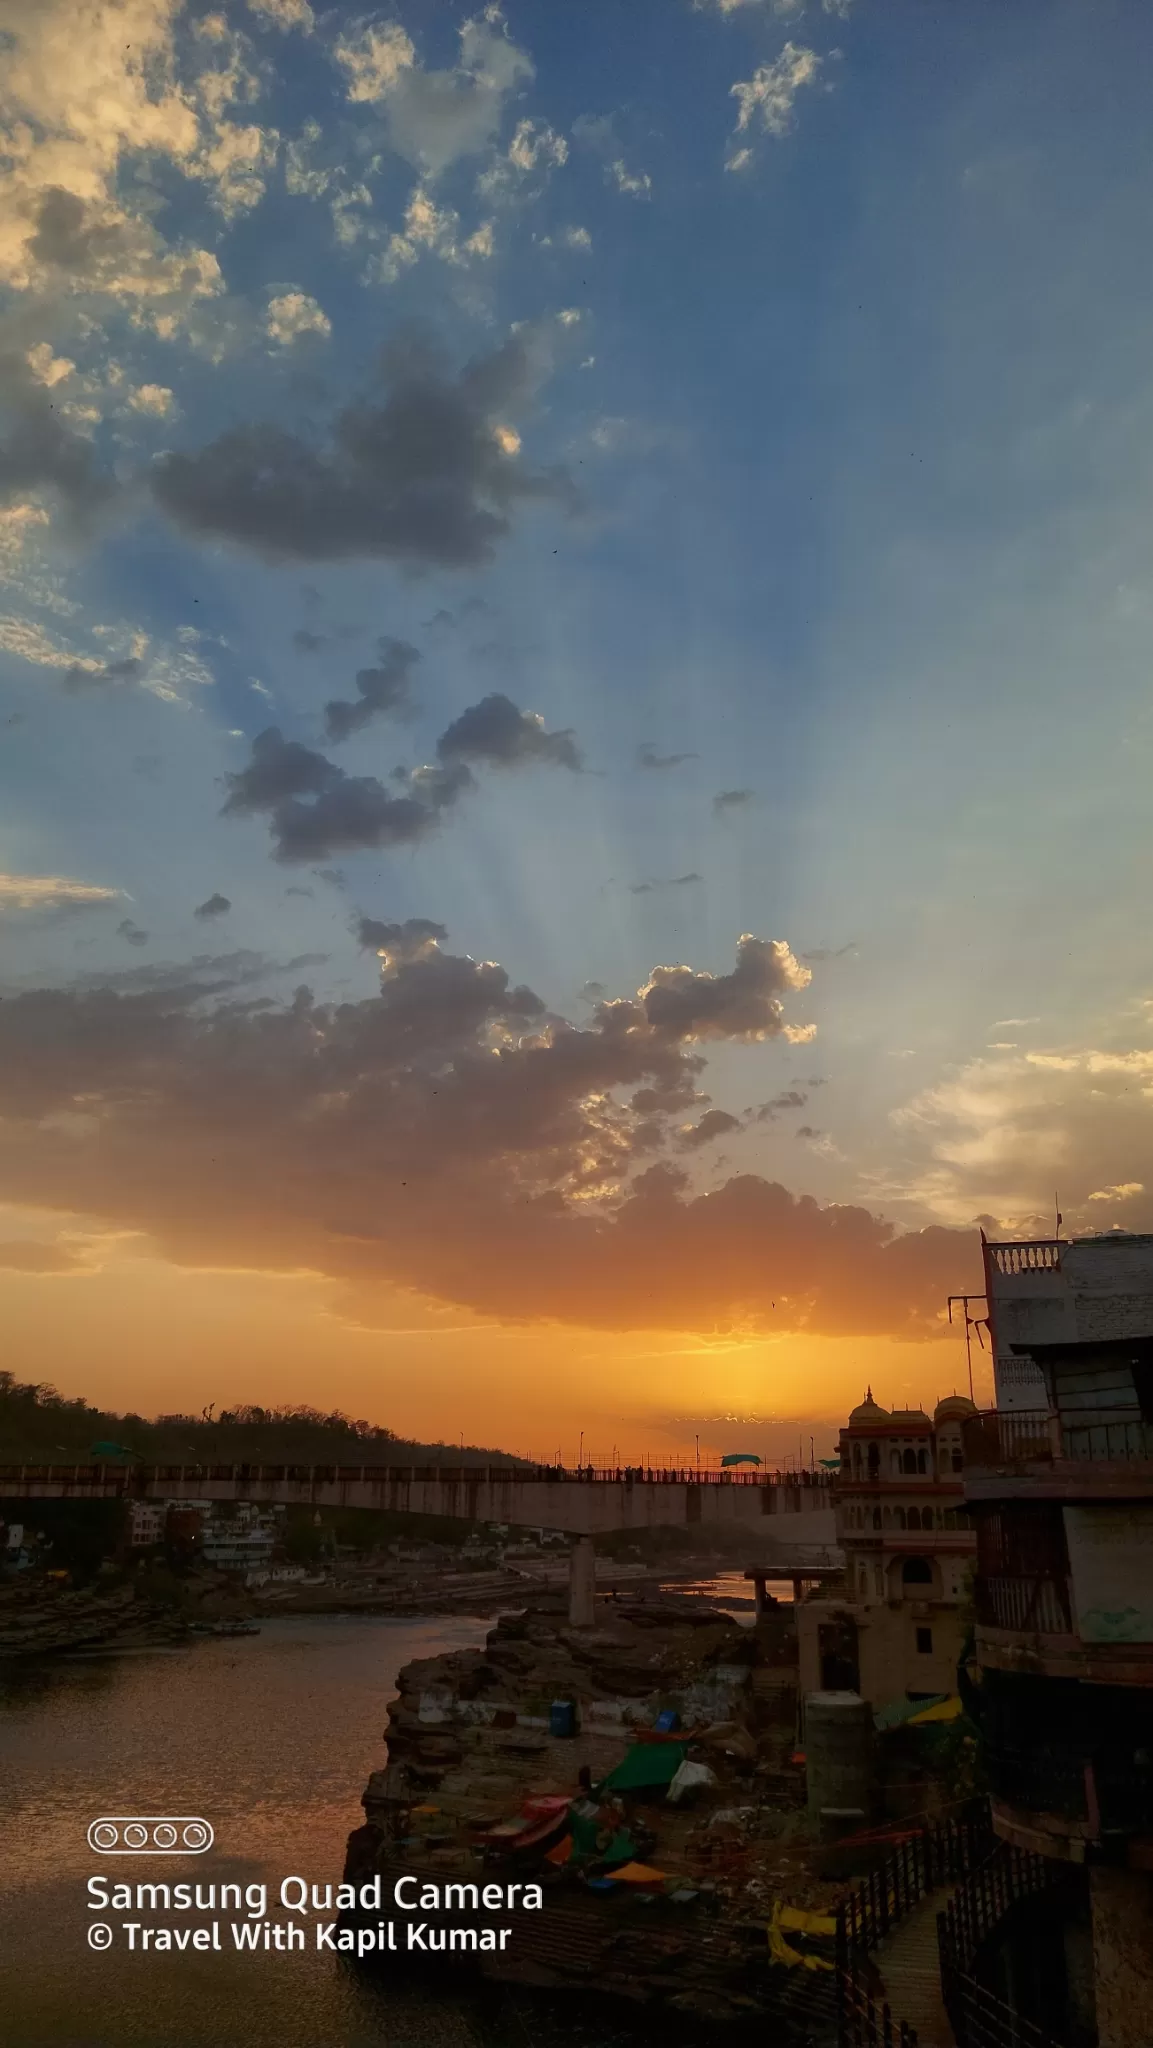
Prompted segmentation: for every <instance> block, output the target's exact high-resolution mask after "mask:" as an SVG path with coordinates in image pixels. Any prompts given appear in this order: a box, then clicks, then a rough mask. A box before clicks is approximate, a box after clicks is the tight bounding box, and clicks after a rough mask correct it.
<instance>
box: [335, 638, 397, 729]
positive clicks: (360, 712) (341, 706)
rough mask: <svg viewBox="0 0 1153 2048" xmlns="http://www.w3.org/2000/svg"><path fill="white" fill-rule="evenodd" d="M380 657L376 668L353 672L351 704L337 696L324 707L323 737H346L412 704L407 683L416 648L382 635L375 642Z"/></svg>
mask: <svg viewBox="0 0 1153 2048" xmlns="http://www.w3.org/2000/svg"><path fill="white" fill-rule="evenodd" d="M377 651H378V654H379V657H380V661H379V666H378V667H376V668H361V669H358V670H357V672H356V692H357V694H356V697H355V698H354V699H353V701H352V702H351V703H349V702H347V701H345V700H343V699H341V698H339V697H336V698H333V699H332V700H331V702H329V703H328V704H326V705H325V707H324V731H325V737H326V738H327V739H329V740H332V741H334V742H337V741H340V740H346V739H349V738H350V737H351V735H352V734H353V733H354V732H359V731H360V730H361V728H362V727H363V726H366V725H368V724H369V723H370V721H371V720H372V719H374V718H378V717H380V716H382V715H383V714H384V713H386V712H389V711H403V710H406V709H407V708H408V707H409V705H410V704H411V701H412V700H411V698H410V696H409V683H410V681H411V679H412V672H413V670H414V668H415V667H416V664H417V662H418V661H419V660H420V652H419V649H418V648H416V647H413V646H410V644H409V642H408V641H407V640H392V639H389V638H387V637H384V638H382V639H381V640H380V641H378V643H377Z"/></svg>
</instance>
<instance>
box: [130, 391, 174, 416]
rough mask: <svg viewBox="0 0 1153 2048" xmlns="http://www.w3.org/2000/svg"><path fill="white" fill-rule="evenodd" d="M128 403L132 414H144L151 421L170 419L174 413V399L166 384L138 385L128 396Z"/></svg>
mask: <svg viewBox="0 0 1153 2048" xmlns="http://www.w3.org/2000/svg"><path fill="white" fill-rule="evenodd" d="M128 403H129V405H130V407H131V408H132V411H133V412H140V413H144V415H145V416H146V418H148V419H153V420H163V419H170V418H171V416H172V414H173V413H174V412H175V411H176V409H177V407H176V399H175V397H174V396H173V394H172V392H171V391H170V390H169V388H168V386H167V384H138V385H137V386H136V388H135V390H134V391H130V392H129V394H128Z"/></svg>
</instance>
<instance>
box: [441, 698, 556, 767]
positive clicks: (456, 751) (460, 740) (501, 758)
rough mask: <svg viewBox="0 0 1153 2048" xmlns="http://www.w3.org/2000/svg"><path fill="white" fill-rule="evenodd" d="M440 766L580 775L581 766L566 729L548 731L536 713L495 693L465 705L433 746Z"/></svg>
mask: <svg viewBox="0 0 1153 2048" xmlns="http://www.w3.org/2000/svg"><path fill="white" fill-rule="evenodd" d="M436 751H437V754H438V756H439V758H440V759H441V760H442V761H446V762H453V761H486V762H488V764H489V765H490V767H494V768H515V767H519V766H521V765H523V764H525V763H528V762H538V761H539V762H543V763H547V764H549V765H551V766H553V767H556V768H571V769H572V770H573V772H574V773H577V774H579V772H580V770H581V768H582V766H583V762H582V757H581V752H580V749H579V747H578V746H577V743H576V739H575V737H574V735H573V732H572V730H571V728H566V729H565V731H563V732H547V731H546V730H545V722H544V719H543V718H542V717H541V716H540V715H539V713H538V712H535V711H521V710H520V709H519V708H518V706H517V705H515V704H514V703H513V702H512V700H511V698H509V697H505V696H502V695H500V694H499V692H498V693H496V694H494V695H493V696H490V697H482V698H481V700H480V703H479V704H470V706H469V708H468V710H467V711H462V713H461V715H460V717H459V718H457V719H454V721H453V723H452V724H451V725H450V726H449V727H448V728H447V730H446V731H445V732H443V733H442V734H441V736H440V738H439V740H438V741H437V743H436Z"/></svg>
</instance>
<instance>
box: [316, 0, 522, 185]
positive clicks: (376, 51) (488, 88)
mask: <svg viewBox="0 0 1153 2048" xmlns="http://www.w3.org/2000/svg"><path fill="white" fill-rule="evenodd" d="M335 56H336V60H337V62H338V64H340V66H341V67H342V69H343V71H344V73H345V78H346V81H347V85H346V90H347V95H348V98H349V99H350V100H352V101H356V102H361V103H364V102H367V103H369V104H371V105H374V106H378V107H380V109H381V111H382V113H383V115H384V123H385V133H386V135H387V138H388V142H389V146H390V147H391V148H392V149H393V150H395V151H396V153H397V155H398V156H402V157H403V158H404V159H405V161H406V162H407V163H410V164H412V165H413V166H414V167H415V169H417V170H418V171H420V172H421V173H422V174H423V175H425V176H428V177H437V176H439V174H440V173H441V172H442V171H444V170H447V168H448V166H449V165H450V164H452V163H455V162H457V161H458V159H460V158H461V157H468V156H479V155H481V154H482V153H483V152H484V151H486V150H487V149H488V148H489V147H490V145H491V144H492V142H493V141H494V139H495V137H496V135H497V133H498V131H499V128H500V125H501V121H502V119H503V115H504V109H505V105H506V102H507V101H508V99H509V96H510V95H511V94H512V93H513V92H514V91H515V90H516V88H517V87H518V86H520V85H522V84H527V83H528V81H529V80H530V79H531V78H532V77H533V75H534V74H533V64H532V60H531V58H530V57H529V55H528V53H527V51H525V50H522V49H520V48H518V46H517V45H516V44H515V43H514V42H512V41H511V40H510V39H509V37H508V35H507V34H506V32H505V29H504V24H503V22H502V21H501V19H500V16H499V13H498V12H497V11H496V10H495V9H493V8H489V9H487V10H486V12H485V15H484V16H483V17H478V18H475V19H473V20H471V21H466V22H465V23H464V24H463V26H462V28H461V30H460V56H459V59H458V61H457V63H456V64H455V65H453V66H452V67H451V68H449V69H446V70H443V71H426V70H425V69H424V67H423V66H422V65H421V64H420V63H419V61H418V59H417V54H416V49H415V46H414V45H413V43H412V41H411V40H410V38H409V37H408V36H407V35H406V34H405V31H404V30H403V29H402V28H401V27H400V25H399V23H397V22H384V23H380V24H377V23H373V24H371V25H369V26H368V27H366V28H363V29H361V30H360V31H359V32H357V33H353V34H350V35H346V36H343V37H341V39H340V40H339V41H338V42H337V44H336V46H335Z"/></svg>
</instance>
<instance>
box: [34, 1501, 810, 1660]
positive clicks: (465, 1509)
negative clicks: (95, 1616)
mask: <svg viewBox="0 0 1153 2048" xmlns="http://www.w3.org/2000/svg"><path fill="white" fill-rule="evenodd" d="M35 1500H74V1501H79V1500H125V1501H128V1500H156V1501H182V1500H187V1501H209V1502H212V1503H214V1504H215V1503H216V1502H226V1501H252V1502H254V1503H260V1504H261V1505H265V1506H283V1507H317V1508H370V1509H373V1508H375V1509H377V1510H384V1511H387V1512H389V1513H391V1514H401V1515H443V1516H446V1517H449V1518H451V1519H453V1520H458V1521H466V1522H499V1523H505V1524H508V1525H510V1526H512V1527H519V1528H528V1529H555V1530H557V1531H559V1532H561V1533H563V1534H566V1535H569V1536H572V1537H574V1538H575V1541H574V1544H573V1547H572V1551H571V1553H570V1561H569V1564H570V1576H569V1584H570V1593H571V1613H572V1619H573V1621H574V1623H577V1624H579V1625H581V1626H588V1625H590V1624H591V1622H592V1618H593V1587H594V1563H593V1545H592V1538H593V1537H594V1536H598V1535H607V1534H608V1533H609V1532H611V1531H617V1530H628V1529H635V1530H642V1529H656V1528H669V1527H674V1528H699V1529H700V1530H701V1533H702V1535H705V1534H707V1533H712V1534H720V1533H721V1532H723V1531H724V1530H728V1529H733V1530H735V1529H745V1530H749V1531H750V1532H751V1531H752V1530H753V1529H754V1528H755V1529H756V1534H757V1541H756V1548H757V1550H758V1552H759V1553H760V1555H761V1557H762V1558H763V1559H764V1561H765V1563H766V1564H768V1565H772V1564H773V1562H774V1560H775V1559H779V1560H780V1562H781V1563H782V1564H784V1563H785V1562H786V1561H787V1562H789V1563H790V1564H795V1563H797V1562H798V1561H800V1562H804V1561H806V1560H805V1559H802V1557H801V1553H802V1551H804V1552H808V1553H809V1554H810V1557H811V1560H812V1562H814V1563H819V1564H831V1563H834V1562H835V1561H836V1560H837V1555H838V1554H837V1552H836V1551H835V1549H834V1544H835V1541H836V1532H835V1525H834V1517H833V1506H832V1493H831V1486H830V1482H829V1480H828V1479H826V1478H825V1477H824V1475H820V1476H818V1475H816V1474H809V1473H805V1474H800V1475H788V1474H781V1473H774V1474H771V1475H768V1476H766V1475H764V1474H762V1473H759V1472H758V1473H747V1472H708V1471H705V1472H698V1471H695V1470H691V1469H690V1470H688V1471H685V1470H674V1469H664V1468H663V1469H660V1470H656V1469H652V1468H649V1467H645V1468H643V1469H641V1468H639V1467H634V1468H622V1469H619V1470H615V1469H614V1470H609V1471H606V1470H597V1469H595V1468H593V1467H591V1466H590V1467H587V1468H585V1469H583V1470H581V1471H566V1470H565V1469H564V1468H563V1467H561V1466H553V1465H537V1466H527V1467H526V1466H507V1465H456V1466H453V1465H142V1464H141V1465H4V1466H0V1512H6V1511H10V1508H11V1507H14V1506H18V1505H19V1504H20V1503H22V1502H25V1501H35Z"/></svg>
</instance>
